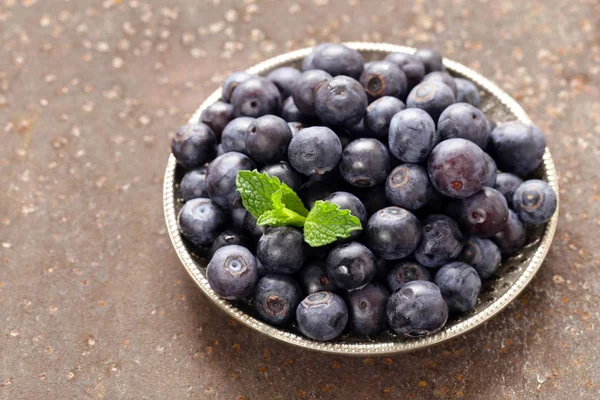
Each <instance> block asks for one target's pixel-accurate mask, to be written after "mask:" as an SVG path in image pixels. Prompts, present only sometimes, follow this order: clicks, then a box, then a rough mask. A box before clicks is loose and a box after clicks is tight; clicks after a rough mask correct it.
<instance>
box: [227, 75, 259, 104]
mask: <svg viewBox="0 0 600 400" xmlns="http://www.w3.org/2000/svg"><path fill="white" fill-rule="evenodd" d="M254 77H255V75H251V74H249V73H247V72H245V71H239V72H234V73H233V74H231V75H229V77H227V79H225V80H224V81H223V86H222V97H223V101H226V102H229V101H230V100H231V94H232V93H233V91H234V90H235V88H236V87H237V86H238V85H239V84H240V83H242V82H244V81H246V80H248V79H250V78H254Z"/></svg>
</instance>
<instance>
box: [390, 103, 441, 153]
mask: <svg viewBox="0 0 600 400" xmlns="http://www.w3.org/2000/svg"><path fill="white" fill-rule="evenodd" d="M389 134H390V136H389V146H390V151H391V152H392V154H393V155H394V156H395V157H396V158H398V159H399V160H401V161H404V162H409V163H418V162H422V161H425V160H427V157H429V154H430V153H431V150H433V148H434V147H435V146H436V145H437V144H438V143H439V142H440V135H439V133H438V132H437V131H436V129H435V122H434V121H433V119H432V118H431V116H430V115H429V114H427V112H425V111H423V110H421V109H418V108H408V109H406V110H402V111H400V112H399V113H397V114H396V115H394V117H393V118H392V121H391V122H390V129H389Z"/></svg>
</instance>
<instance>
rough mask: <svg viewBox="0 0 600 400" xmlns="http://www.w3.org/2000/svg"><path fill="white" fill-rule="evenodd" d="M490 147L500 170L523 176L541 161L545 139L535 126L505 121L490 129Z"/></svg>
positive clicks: (544, 148)
mask: <svg viewBox="0 0 600 400" xmlns="http://www.w3.org/2000/svg"><path fill="white" fill-rule="evenodd" d="M490 147H491V149H492V152H493V155H494V158H495V160H496V162H497V163H498V167H499V168H500V169H501V170H502V171H504V172H512V173H515V174H517V175H519V176H524V175H527V174H529V173H531V172H533V171H534V170H535V169H536V168H537V167H539V166H540V164H541V163H542V158H543V157H544V151H545V150H546V140H545V139H544V134H543V133H542V131H540V130H539V129H538V128H537V127H536V126H533V125H525V124H522V123H520V122H507V123H505V124H502V125H499V126H497V127H496V129H494V130H493V131H492V134H491V141H490Z"/></svg>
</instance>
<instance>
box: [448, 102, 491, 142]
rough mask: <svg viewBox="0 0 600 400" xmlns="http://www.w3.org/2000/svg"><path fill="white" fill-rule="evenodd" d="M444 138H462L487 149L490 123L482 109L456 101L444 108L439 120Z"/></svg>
mask: <svg viewBox="0 0 600 400" xmlns="http://www.w3.org/2000/svg"><path fill="white" fill-rule="evenodd" d="M437 129H438V133H439V135H440V136H441V138H442V140H446V139H452V138H462V139H467V140H470V141H471V142H473V143H475V144H476V145H477V146H479V147H481V148H482V149H485V148H486V147H487V144H488V141H489V136H490V124H489V122H488V120H487V118H486V117H485V115H484V114H483V112H481V110H480V109H478V108H476V107H473V106H472V105H470V104H467V103H455V104H452V105H451V106H449V107H448V108H446V109H445V110H444V112H443V113H442V115H440V119H439V120H438V128H437Z"/></svg>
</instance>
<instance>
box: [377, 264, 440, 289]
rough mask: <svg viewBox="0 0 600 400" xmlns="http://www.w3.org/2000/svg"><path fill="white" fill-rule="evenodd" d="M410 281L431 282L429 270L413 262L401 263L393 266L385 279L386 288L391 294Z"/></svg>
mask: <svg viewBox="0 0 600 400" xmlns="http://www.w3.org/2000/svg"><path fill="white" fill-rule="evenodd" d="M412 281H431V273H430V272H429V269H427V268H425V267H424V266H422V265H421V264H419V263H417V262H414V261H402V262H399V263H398V264H396V265H395V266H393V267H392V268H391V269H390V270H389V271H388V273H387V276H386V277H385V282H386V284H387V287H388V288H389V289H390V292H392V293H394V292H397V291H398V290H400V289H401V288H402V287H403V286H404V285H406V284H407V283H408V282H412Z"/></svg>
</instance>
